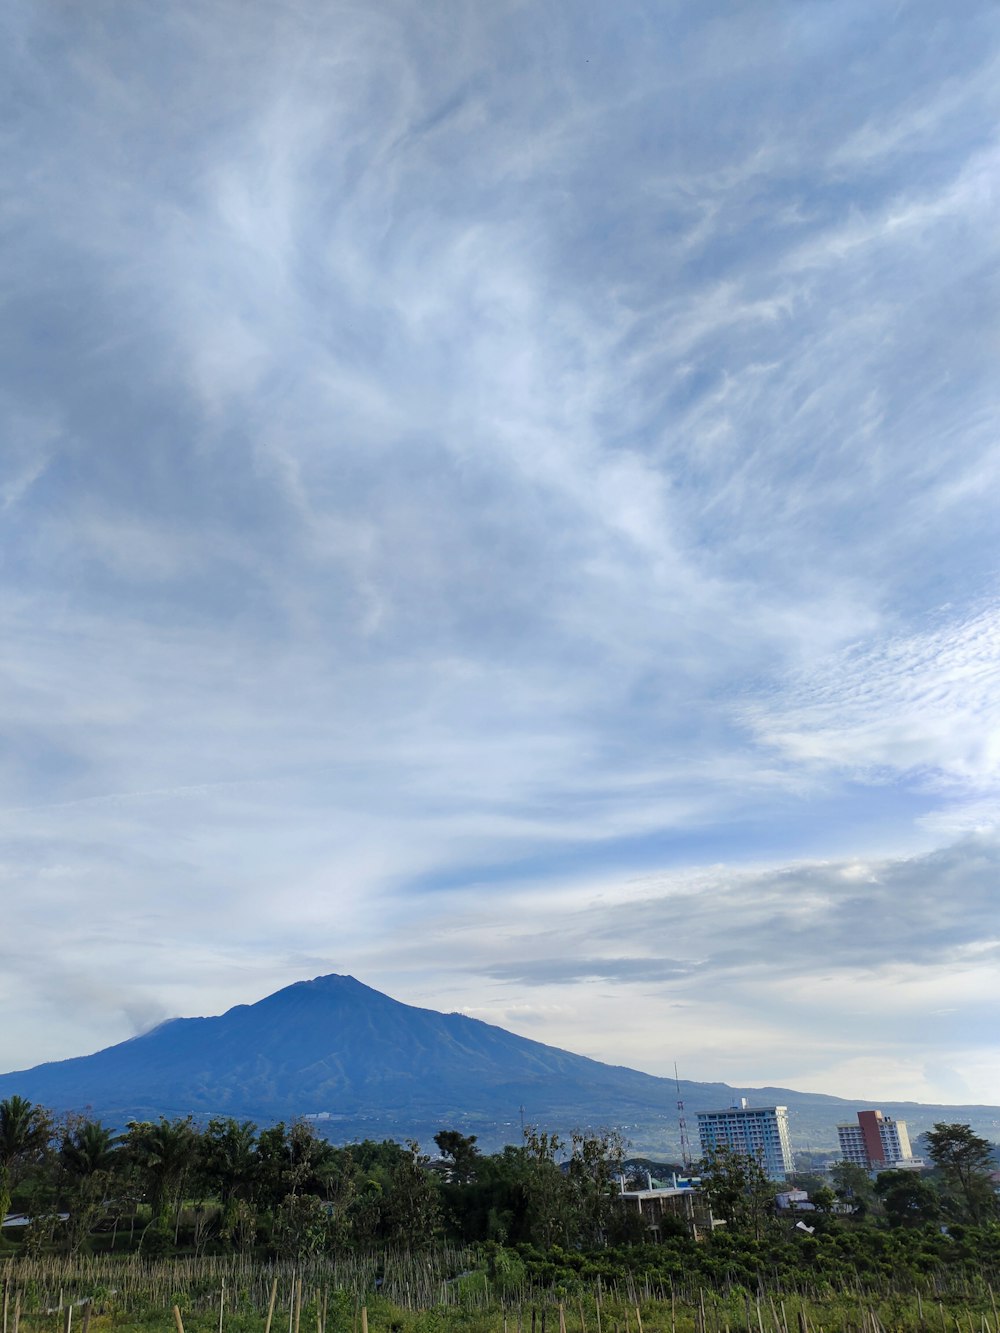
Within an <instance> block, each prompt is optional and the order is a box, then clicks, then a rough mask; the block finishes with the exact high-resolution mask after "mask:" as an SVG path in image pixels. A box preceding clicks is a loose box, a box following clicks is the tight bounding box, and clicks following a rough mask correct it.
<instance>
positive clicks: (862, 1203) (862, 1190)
mask: <svg viewBox="0 0 1000 1333" xmlns="http://www.w3.org/2000/svg"><path fill="white" fill-rule="evenodd" d="M830 1179H831V1180H832V1181H833V1188H834V1189H835V1190H836V1191H837V1198H838V1199H840V1200H841V1201H842V1202H844V1203H848V1204H850V1205H851V1207H852V1208H853V1209H854V1211H855V1213H857V1214H858V1216H860V1217H864V1216H865V1215H866V1214H867V1213H870V1212H871V1210H872V1208H873V1206H874V1204H875V1186H874V1183H873V1182H872V1179H871V1176H869V1174H868V1172H867V1171H866V1170H865V1168H864V1167H863V1166H858V1165H857V1163H856V1162H837V1163H836V1165H835V1166H833V1167H832V1168H831V1171H830Z"/></svg>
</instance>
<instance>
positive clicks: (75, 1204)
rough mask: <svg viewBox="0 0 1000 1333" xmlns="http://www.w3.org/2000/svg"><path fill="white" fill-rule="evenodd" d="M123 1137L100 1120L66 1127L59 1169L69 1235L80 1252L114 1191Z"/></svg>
mask: <svg viewBox="0 0 1000 1333" xmlns="http://www.w3.org/2000/svg"><path fill="white" fill-rule="evenodd" d="M120 1143H121V1139H120V1138H119V1137H118V1136H117V1135H116V1134H115V1133H114V1132H113V1131H112V1130H110V1129H108V1128H107V1126H106V1125H102V1124H101V1122H100V1121H99V1120H87V1119H82V1118H81V1119H74V1120H72V1121H70V1123H68V1124H67V1125H66V1127H65V1129H64V1130H63V1136H62V1140H61V1142H60V1145H59V1157H58V1160H59V1170H60V1176H61V1182H62V1189H63V1193H64V1197H65V1201H66V1205H67V1208H68V1211H69V1220H68V1222H67V1224H66V1238H67V1244H68V1246H69V1251H70V1253H71V1254H76V1253H77V1251H78V1250H79V1249H80V1247H81V1246H82V1245H83V1243H84V1241H85V1240H86V1239H87V1237H88V1235H89V1234H90V1232H91V1231H92V1230H93V1229H94V1226H95V1224H96V1222H97V1220H98V1218H99V1217H100V1216H101V1214H102V1211H103V1209H104V1204H105V1200H106V1199H107V1198H108V1197H109V1195H110V1194H111V1193H112V1191H111V1189H110V1182H111V1177H112V1171H113V1168H114V1165H115V1153H116V1151H117V1149H118V1147H119V1144H120Z"/></svg>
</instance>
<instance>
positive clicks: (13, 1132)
mask: <svg viewBox="0 0 1000 1333" xmlns="http://www.w3.org/2000/svg"><path fill="white" fill-rule="evenodd" d="M52 1134H53V1127H52V1116H51V1114H50V1113H49V1112H48V1111H47V1110H46V1109H45V1108H44V1107H42V1106H36V1105H34V1103H32V1102H29V1101H27V1100H26V1099H25V1098H24V1097H7V1098H5V1099H4V1100H3V1101H2V1102H0V1221H2V1219H3V1218H4V1217H5V1216H6V1214H7V1211H8V1209H9V1208H10V1201H11V1196H12V1194H13V1191H14V1190H15V1189H16V1188H17V1186H18V1184H19V1183H20V1181H21V1180H22V1178H23V1176H24V1173H25V1172H26V1171H27V1170H28V1169H29V1168H30V1167H32V1166H35V1165H38V1164H39V1163H40V1162H41V1161H42V1159H43V1158H44V1156H45V1152H46V1149H47V1148H48V1146H49V1142H50V1140H51V1138H52Z"/></svg>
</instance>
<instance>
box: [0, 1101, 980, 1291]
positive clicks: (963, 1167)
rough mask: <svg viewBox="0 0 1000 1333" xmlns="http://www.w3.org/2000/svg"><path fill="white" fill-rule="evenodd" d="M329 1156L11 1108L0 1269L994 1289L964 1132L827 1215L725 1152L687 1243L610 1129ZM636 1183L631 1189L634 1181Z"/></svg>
mask: <svg viewBox="0 0 1000 1333" xmlns="http://www.w3.org/2000/svg"><path fill="white" fill-rule="evenodd" d="M436 1146H437V1149H438V1153H439V1155H438V1156H437V1157H436V1159H434V1160H433V1161H432V1160H431V1159H430V1157H429V1156H428V1155H426V1154H423V1153H421V1151H420V1149H419V1147H418V1145H417V1144H416V1143H406V1144H399V1143H395V1142H392V1141H385V1142H374V1141H371V1140H368V1141H364V1142H360V1143H352V1144H347V1145H344V1146H339V1147H336V1146H334V1145H332V1144H330V1143H328V1142H326V1141H325V1140H324V1139H322V1138H320V1137H319V1136H318V1135H317V1134H316V1133H315V1131H314V1130H313V1128H312V1127H311V1126H310V1125H309V1124H308V1123H306V1122H297V1123H294V1124H291V1125H286V1124H277V1125H273V1126H271V1127H268V1128H265V1129H259V1128H258V1127H257V1126H255V1125H253V1124H251V1123H249V1122H240V1121H236V1120H232V1119H224V1118H219V1119H214V1120H211V1121H209V1122H208V1124H206V1125H204V1126H198V1125H196V1124H195V1123H193V1121H191V1120H190V1119H167V1118H162V1119H160V1120H159V1121H156V1122H133V1123H130V1124H129V1125H128V1127H127V1128H126V1130H125V1131H124V1133H121V1134H116V1133H114V1132H112V1130H110V1129H109V1128H108V1127H107V1126H105V1125H102V1124H101V1123H100V1122H99V1121H95V1120H90V1119H88V1118H86V1117H71V1118H69V1119H67V1120H65V1121H63V1122H60V1123H57V1122H56V1121H55V1120H54V1119H53V1117H52V1116H51V1115H49V1113H48V1112H46V1111H45V1110H44V1109H42V1108H39V1107H37V1106H32V1105H31V1104H30V1103H28V1102H25V1101H24V1100H23V1099H21V1098H11V1099H8V1101H6V1102H2V1103H0V1202H7V1201H9V1203H10V1205H11V1206H12V1207H13V1208H14V1209H15V1210H17V1211H19V1212H20V1213H21V1214H22V1215H23V1220H24V1222H25V1225H21V1226H18V1227H13V1226H12V1227H8V1228H7V1229H6V1230H5V1231H4V1233H3V1237H2V1239H0V1255H6V1256H7V1257H9V1258H11V1259H17V1258H21V1259H25V1258H29V1257H31V1256H33V1255H34V1256H40V1255H59V1254H62V1255H67V1256H74V1255H81V1254H101V1253H134V1254H137V1255H139V1256H143V1257H146V1258H155V1257H157V1256H170V1255H179V1256H181V1255H187V1256H193V1257H198V1256H208V1255H218V1256H225V1255H229V1256H233V1257H240V1256H242V1257H244V1258H245V1259H250V1258H255V1259H265V1260H268V1261H279V1262H280V1261H287V1262H290V1263H293V1264H296V1265H301V1264H304V1263H309V1262H314V1261H317V1260H319V1259H321V1258H323V1257H324V1256H326V1257H328V1258H329V1257H331V1256H338V1255H346V1254H351V1253H353V1254H370V1253H373V1252H375V1251H377V1250H385V1249H386V1248H387V1247H388V1248H393V1247H395V1248H396V1249H397V1250H404V1249H405V1250H406V1251H407V1252H411V1253H412V1252H416V1251H420V1250H421V1249H423V1250H426V1251H428V1252H430V1251H431V1250H437V1251H440V1249H441V1247H442V1246H446V1245H448V1244H452V1245H457V1246H460V1247H469V1246H473V1247H477V1249H476V1253H477V1254H478V1256H479V1258H480V1261H481V1262H482V1264H483V1265H484V1266H485V1270H484V1271H486V1272H487V1274H488V1275H489V1277H490V1280H491V1281H493V1282H494V1283H500V1284H501V1285H502V1284H503V1283H504V1282H512V1283H523V1282H527V1283H529V1284H531V1285H532V1286H533V1287H537V1288H546V1287H549V1288H552V1287H559V1288H563V1289H566V1290H571V1289H579V1288H582V1287H586V1286H587V1284H592V1283H593V1282H594V1281H598V1280H599V1281H601V1282H605V1283H614V1282H620V1281H624V1280H625V1279H626V1278H627V1279H628V1280H630V1281H631V1280H633V1279H635V1278H642V1279H643V1280H647V1281H651V1282H655V1283H658V1284H660V1285H661V1286H662V1285H663V1284H674V1283H676V1282H679V1281H681V1280H682V1279H683V1280H684V1281H688V1282H689V1281H691V1280H697V1281H698V1282H703V1283H705V1284H706V1285H708V1286H710V1287H712V1288H713V1289H715V1288H719V1287H720V1286H732V1285H734V1284H737V1285H741V1286H748V1287H753V1286H755V1285H759V1284H760V1283H761V1281H763V1280H765V1279H766V1280H767V1281H769V1282H774V1283H778V1284H781V1285H787V1284H790V1283H791V1284H795V1283H800V1284H801V1283H803V1282H806V1283H810V1284H829V1283H837V1282H843V1281H845V1280H850V1281H860V1282H865V1283H868V1282H878V1281H881V1280H883V1279H887V1278H889V1277H893V1278H894V1279H895V1280H898V1279H899V1278H900V1277H901V1276H902V1277H905V1278H906V1279H907V1280H911V1281H913V1282H918V1281H920V1280H923V1279H927V1278H928V1276H929V1275H932V1274H937V1273H940V1272H945V1271H947V1272H951V1273H953V1274H954V1273H959V1274H971V1273H990V1274H997V1273H1000V1222H998V1210H997V1196H996V1194H995V1193H994V1191H993V1186H992V1182H991V1179H990V1171H991V1169H992V1166H993V1161H992V1149H991V1145H990V1144H989V1143H988V1142H986V1141H985V1140H983V1139H979V1138H977V1136H976V1135H974V1134H972V1133H971V1131H970V1130H969V1129H968V1126H963V1125H945V1124H942V1125H938V1126H936V1127H935V1130H934V1131H933V1133H932V1134H931V1135H930V1136H929V1139H928V1152H929V1155H930V1156H931V1158H932V1160H933V1162H934V1170H933V1171H932V1172H931V1173H929V1174H928V1175H926V1176H922V1175H918V1174H915V1173H911V1172H887V1173H884V1174H883V1175H882V1176H880V1177H879V1178H878V1179H877V1180H876V1181H875V1182H872V1181H871V1180H869V1178H868V1176H867V1174H866V1173H865V1172H863V1171H860V1170H859V1169H858V1168H855V1167H850V1166H848V1165H846V1164H840V1165H839V1166H838V1167H837V1168H835V1170H834V1171H833V1173H832V1176H831V1178H830V1182H829V1183H828V1184H824V1183H822V1182H819V1183H818V1187H814V1189H813V1199H814V1201H815V1204H816V1210H815V1211H811V1212H809V1213H808V1214H807V1215H805V1217H804V1216H803V1215H802V1214H798V1215H796V1214H794V1213H792V1214H791V1215H789V1214H787V1213H786V1214H780V1213H778V1212H777V1211H776V1210H775V1207H774V1193H775V1188H776V1187H775V1186H774V1184H773V1183H772V1182H770V1181H768V1180H767V1179H766V1177H765V1176H764V1174H763V1172H762V1171H761V1170H760V1168H759V1166H758V1165H757V1164H756V1163H755V1162H747V1161H746V1160H744V1159H741V1158H739V1157H738V1156H736V1155H735V1154H733V1153H731V1152H727V1151H726V1150H718V1151H717V1152H715V1153H714V1154H712V1155H711V1156H710V1157H709V1158H708V1159H706V1160H705V1161H704V1162H703V1163H701V1168H700V1169H701V1172H702V1190H703V1196H704V1197H705V1198H707V1200H708V1201H709V1202H710V1203H711V1207H712V1210H713V1213H714V1216H715V1218H716V1219H717V1220H721V1221H722V1222H723V1223H724V1225H722V1226H721V1227H717V1228H715V1229H711V1228H702V1232H701V1235H700V1236H697V1237H696V1236H694V1235H692V1234H691V1232H690V1230H689V1227H688V1225H687V1224H686V1221H685V1219H684V1218H682V1217H672V1216H670V1215H666V1216H664V1217H663V1218H662V1219H661V1221H660V1234H659V1239H658V1242H657V1243H656V1244H650V1243H649V1233H648V1230H647V1224H646V1221H645V1220H644V1219H643V1218H641V1217H640V1216H639V1214H638V1211H637V1210H636V1209H635V1208H634V1207H632V1208H630V1207H626V1206H623V1202H622V1200H621V1199H620V1197H619V1194H620V1183H619V1182H620V1179H621V1173H622V1172H623V1170H624V1168H625V1160H624V1145H623V1142H622V1140H621V1139H620V1137H619V1136H618V1135H617V1134H614V1133H596V1134H595V1133H578V1134H574V1135H573V1137H572V1139H571V1141H570V1142H568V1143H565V1144H564V1143H562V1142H561V1141H560V1140H559V1139H558V1138H557V1137H556V1136H554V1135H551V1134H547V1133H544V1132H541V1131H538V1130H536V1129H531V1128H529V1129H528V1130H527V1132H526V1133H525V1136H524V1141H523V1143H522V1144H520V1145H518V1146H508V1147H506V1148H504V1149H503V1151H502V1152H498V1153H494V1154H491V1155H486V1154H483V1153H480V1152H479V1150H478V1148H477V1146H476V1141H475V1138H474V1137H471V1136H464V1135H462V1134H460V1133H458V1132H457V1131H455V1130H442V1131H441V1132H440V1133H439V1134H438V1135H437V1136H436ZM634 1183H638V1182H634Z"/></svg>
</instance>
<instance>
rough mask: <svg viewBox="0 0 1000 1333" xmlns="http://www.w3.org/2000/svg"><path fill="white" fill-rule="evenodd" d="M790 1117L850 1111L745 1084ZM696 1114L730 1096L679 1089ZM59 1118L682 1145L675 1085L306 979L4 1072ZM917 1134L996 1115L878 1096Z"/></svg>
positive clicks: (797, 1127)
mask: <svg viewBox="0 0 1000 1333" xmlns="http://www.w3.org/2000/svg"><path fill="white" fill-rule="evenodd" d="M740 1091H743V1092H749V1094H750V1096H751V1099H752V1100H753V1101H755V1102H757V1103H758V1104H767V1103H774V1102H775V1101H777V1102H779V1103H782V1104H785V1105H787V1106H788V1107H789V1109H790V1115H791V1123H792V1132H793V1139H794V1141H795V1144H796V1146H797V1147H810V1146H830V1147H833V1146H834V1145H835V1142H836V1135H835V1132H834V1126H835V1125H836V1123H837V1121H838V1120H842V1119H844V1118H845V1116H847V1117H850V1116H852V1115H853V1111H854V1109H855V1105H856V1104H855V1103H853V1102H846V1101H842V1100H840V1099H839V1098H835V1097H829V1096H823V1095H820V1094H812V1093H800V1092H794V1091H792V1090H790V1089H785V1088H758V1089H742V1090H740ZM681 1092H682V1095H683V1097H684V1100H685V1105H686V1110H687V1112H688V1115H689V1117H690V1121H691V1131H692V1140H693V1141H694V1142H695V1146H696V1134H695V1133H694V1114H695V1112H696V1111H698V1110H703V1109H708V1108H710V1107H713V1108H714V1107H719V1106H725V1105H727V1104H728V1103H729V1101H730V1100H731V1099H732V1097H733V1096H735V1095H736V1093H737V1090H735V1089H733V1088H731V1087H729V1086H728V1085H726V1084H724V1083H696V1082H690V1081H688V1080H684V1081H682V1083H681ZM14 1093H18V1094H20V1095H22V1096H25V1097H28V1098H30V1099H31V1100H32V1101H37V1102H40V1103H43V1104H45V1105H47V1106H50V1107H52V1108H53V1109H54V1110H56V1111H68V1110H78V1111H79V1110H84V1109H89V1111H90V1113H91V1114H93V1115H95V1116H99V1117H101V1118H103V1119H105V1120H110V1121H113V1122H115V1123H124V1122H125V1121H126V1120H128V1119H133V1118H139V1119H146V1118H154V1117H157V1116H159V1115H167V1116H174V1115H186V1114H188V1113H192V1114H194V1115H197V1116H207V1115H232V1116H236V1117H239V1118H243V1117H250V1118H252V1119H255V1120H258V1121H264V1122H266V1121H270V1120H276V1119H281V1118H283V1119H289V1118H292V1117H296V1116H304V1115H305V1116H315V1117H317V1124H318V1125H319V1127H321V1128H322V1129H323V1131H324V1132H325V1133H327V1134H328V1135H329V1136H330V1137H331V1138H335V1139H350V1138H354V1137H357V1136H377V1137H385V1136H388V1137H403V1136H416V1137H418V1138H422V1139H424V1141H426V1140H427V1139H428V1138H429V1137H430V1136H431V1135H432V1134H433V1133H434V1132H435V1131H436V1130H438V1129H441V1128H445V1127H462V1128H464V1129H465V1130H466V1131H467V1132H475V1133H477V1134H478V1135H479V1136H480V1139H481V1141H482V1143H483V1145H484V1146H485V1147H493V1146H497V1145H499V1144H501V1143H503V1142H514V1141H516V1140H517V1139H518V1138H519V1136H520V1130H521V1125H520V1121H521V1117H522V1114H523V1117H524V1119H525V1120H526V1121H527V1122H531V1123H537V1124H539V1125H541V1126H542V1127H543V1128H548V1129H555V1130H560V1131H563V1132H566V1131H568V1130H569V1129H571V1128H573V1127H574V1126H577V1125H587V1124H590V1125H596V1124H608V1125H612V1124H613V1125H617V1126H620V1127H622V1128H623V1129H624V1131H625V1132H626V1134H627V1135H628V1136H629V1137H630V1138H631V1139H632V1141H633V1143H634V1144H635V1146H636V1147H637V1148H655V1149H658V1150H663V1149H665V1148H670V1149H675V1148H676V1145H677V1108H676V1102H677V1089H676V1087H675V1085H674V1084H673V1082H672V1081H670V1080H668V1079H663V1078H656V1077H654V1076H652V1075H649V1074H644V1073H641V1072H639V1071H637V1070H633V1069H626V1068H623V1067H619V1066H612V1065H607V1064H602V1063H600V1062H598V1061H596V1060H591V1059H588V1058H586V1057H584V1056H579V1055H573V1054H571V1053H570V1052H568V1051H563V1050H559V1049H557V1048H556V1047H553V1046H546V1045H543V1044H542V1043H540V1042H536V1041H530V1040H528V1039H526V1038H524V1037H519V1036H516V1035H515V1034H513V1033H511V1032H507V1031H505V1030H504V1029H503V1028H499V1027H494V1026H492V1025H491V1024H488V1023H484V1022H481V1021H480V1020H478V1019H474V1018H468V1017H466V1016H465V1015H462V1014H457V1013H453V1014H441V1013H438V1012H436V1011H434V1010H430V1009H420V1008H416V1007H414V1006H411V1005H406V1004H401V1003H400V1002H399V1001H397V1000H393V999H391V998H390V997H389V996H387V995H383V994H382V993H381V992H379V991H376V990H373V989H372V988H371V987H369V986H365V985H363V984H362V983H361V982H359V981H357V980H356V979H355V978H354V977H349V976H338V975H330V976H322V977H317V978H315V979H314V980H313V981H300V982H296V983H295V984H294V985H291V986H287V987H285V988H284V989H282V990H279V991H277V992H275V993H274V994H273V995H269V996H267V997H266V998H265V999H263V1000H260V1001H259V1002H258V1003H256V1004H253V1005H237V1006H236V1007H235V1008H233V1009H230V1010H229V1011H228V1012H226V1013H224V1014H222V1015H220V1016H218V1017H212V1018H177V1019H171V1020H170V1021H168V1022H165V1023H162V1024H160V1025H159V1026H158V1027H156V1028H154V1029H153V1030H152V1031H150V1032H147V1033H145V1034H144V1035H142V1036H139V1037H134V1038H132V1039H131V1040H129V1041H125V1042H122V1043H120V1044H119V1045H116V1046H111V1047H108V1048H107V1049H105V1050H102V1051H98V1052H97V1053H96V1054H94V1055H88V1056H82V1057H78V1058H76V1059H71V1060H63V1061H59V1062H56V1063H49V1064H42V1065H38V1066H37V1067H35V1068H34V1069H29V1070H24V1071H21V1072H15V1073H9V1074H5V1075H3V1076H0V1097H6V1096H10V1095H12V1094H14ZM882 1106H883V1109H884V1110H886V1111H888V1112H890V1113H892V1114H894V1115H898V1116H900V1117H903V1118H906V1119H907V1120H908V1122H909V1124H910V1127H911V1132H914V1133H915V1132H919V1131H920V1130H922V1129H924V1128H927V1127H928V1126H929V1125H930V1124H932V1123H933V1122H934V1121H935V1120H938V1119H942V1118H943V1119H949V1120H953V1119H962V1120H969V1121H970V1122H971V1123H973V1124H974V1126H975V1128H976V1129H977V1130H978V1131H979V1132H984V1133H987V1134H991V1136H993V1137H996V1127H997V1125H998V1123H1000V1108H996V1107H960V1108H959V1107H941V1106H918V1105H917V1104H915V1103H898V1104H887V1103H882Z"/></svg>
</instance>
